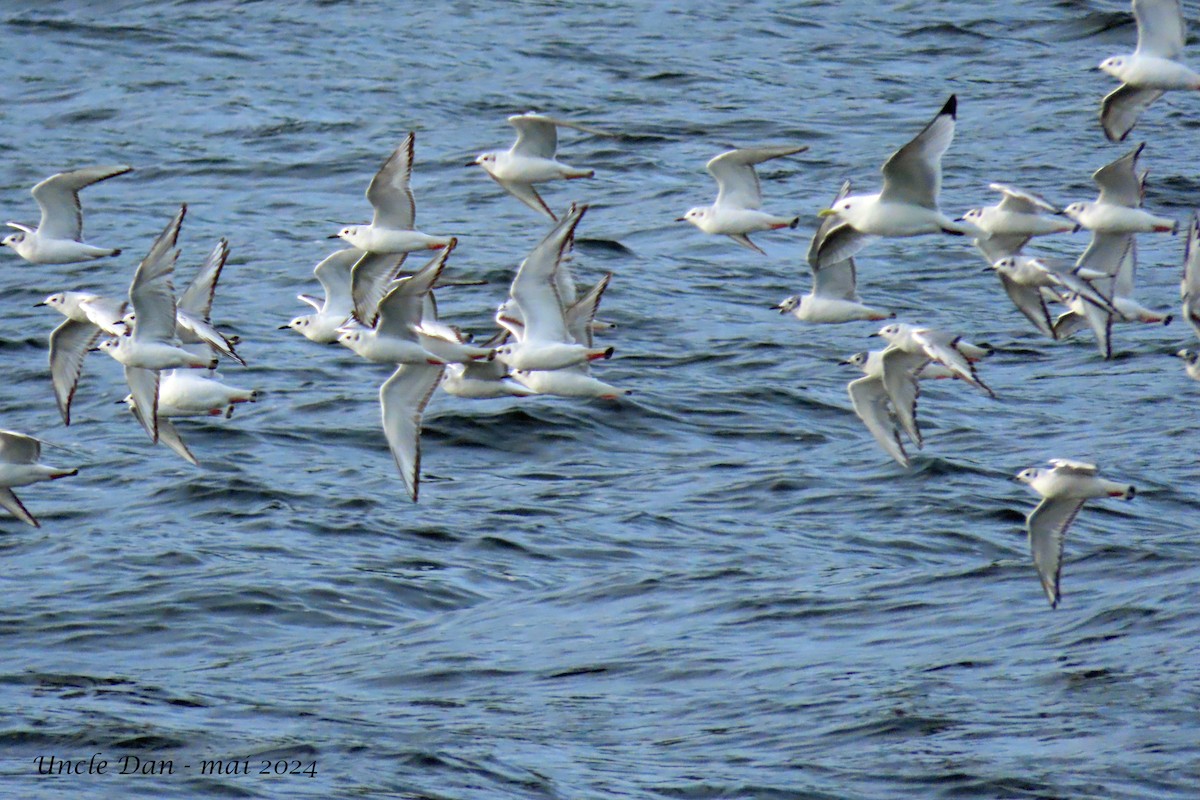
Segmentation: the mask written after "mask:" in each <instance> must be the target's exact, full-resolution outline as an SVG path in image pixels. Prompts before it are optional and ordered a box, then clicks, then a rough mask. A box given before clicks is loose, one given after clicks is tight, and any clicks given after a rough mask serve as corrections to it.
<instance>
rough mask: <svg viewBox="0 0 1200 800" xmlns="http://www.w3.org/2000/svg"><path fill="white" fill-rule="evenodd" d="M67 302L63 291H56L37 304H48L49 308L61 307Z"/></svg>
mask: <svg viewBox="0 0 1200 800" xmlns="http://www.w3.org/2000/svg"><path fill="white" fill-rule="evenodd" d="M66 303H67V296H66V294H64V293H63V292H58V293H56V294H52V295H50V296H49V297H47V298H46V299H45V300H43V301H42V302H40V303H38V305H39V306H50V307H51V308H62V307H63V306H64V305H66Z"/></svg>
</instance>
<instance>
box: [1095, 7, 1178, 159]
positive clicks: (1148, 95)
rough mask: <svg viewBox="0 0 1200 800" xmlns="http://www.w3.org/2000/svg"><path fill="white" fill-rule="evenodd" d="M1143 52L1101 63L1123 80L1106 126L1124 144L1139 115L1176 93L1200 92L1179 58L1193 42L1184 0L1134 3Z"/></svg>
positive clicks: (1107, 103)
mask: <svg viewBox="0 0 1200 800" xmlns="http://www.w3.org/2000/svg"><path fill="white" fill-rule="evenodd" d="M1133 18H1134V19H1135V20H1136V21H1137V30H1138V41H1137V49H1136V50H1134V51H1133V53H1131V54H1129V55H1123V56H1113V57H1111V58H1106V59H1104V60H1103V61H1101V62H1100V67H1099V68H1100V69H1102V70H1104V71H1105V72H1107V73H1108V74H1109V75H1112V76H1113V77H1114V78H1116V79H1117V80H1119V81H1121V85H1120V86H1119V87H1117V89H1116V90H1114V91H1113V92H1111V93H1109V95H1108V96H1107V97H1105V98H1104V102H1103V103H1101V105H1100V125H1101V126H1102V127H1103V128H1104V135H1105V136H1107V137H1108V140H1109V141H1110V142H1119V141H1122V140H1123V139H1124V138H1125V137H1126V136H1128V135H1129V131H1131V130H1132V129H1133V126H1134V125H1136V124H1137V120H1138V116H1139V115H1140V114H1141V113H1142V111H1144V110H1145V109H1146V108H1147V107H1148V106H1149V105H1150V104H1151V103H1153V102H1154V101H1155V100H1157V99H1158V98H1160V97H1162V95H1163V92H1166V91H1168V90H1171V89H1200V75H1198V74H1196V73H1195V72H1193V71H1192V70H1190V69H1188V68H1187V67H1186V66H1184V65H1183V64H1182V63H1180V62H1179V61H1178V60H1177V59H1178V58H1179V56H1180V54H1182V53H1183V45H1184V43H1185V42H1186V41H1187V24H1186V23H1185V22H1184V19H1183V8H1182V7H1181V4H1180V2H1179V0H1133Z"/></svg>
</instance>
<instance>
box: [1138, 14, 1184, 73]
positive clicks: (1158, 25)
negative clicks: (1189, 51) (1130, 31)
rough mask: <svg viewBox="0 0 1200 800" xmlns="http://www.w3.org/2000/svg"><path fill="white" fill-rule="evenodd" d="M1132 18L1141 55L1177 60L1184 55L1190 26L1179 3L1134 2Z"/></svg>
mask: <svg viewBox="0 0 1200 800" xmlns="http://www.w3.org/2000/svg"><path fill="white" fill-rule="evenodd" d="M1133 17H1134V19H1136V20H1137V29H1138V43H1137V50H1136V53H1137V54H1138V55H1142V56H1157V57H1158V58H1169V59H1174V58H1178V57H1179V54H1180V53H1182V52H1183V45H1184V42H1186V41H1187V23H1186V22H1185V21H1184V18H1183V8H1182V5H1181V3H1180V0H1133Z"/></svg>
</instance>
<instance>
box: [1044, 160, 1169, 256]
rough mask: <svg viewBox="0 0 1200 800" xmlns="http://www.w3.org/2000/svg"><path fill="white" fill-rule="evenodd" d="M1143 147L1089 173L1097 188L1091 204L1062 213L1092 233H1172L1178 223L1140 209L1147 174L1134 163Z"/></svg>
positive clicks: (1065, 210)
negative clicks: (1097, 191)
mask: <svg viewBox="0 0 1200 800" xmlns="http://www.w3.org/2000/svg"><path fill="white" fill-rule="evenodd" d="M1145 147H1146V145H1145V143H1144V142H1143V143H1142V144H1139V145H1138V146H1137V147H1135V148H1133V149H1132V150H1130V151H1129V152H1128V153H1126V154H1125V155H1123V156H1121V157H1120V158H1118V159H1116V160H1115V161H1113V162H1111V163H1109V164H1105V165H1104V166H1103V167H1101V168H1100V169H1098V170H1096V171H1095V172H1094V173H1092V178H1093V179H1094V180H1095V181H1096V185H1097V186H1099V187H1100V194H1099V196H1098V197H1097V198H1096V199H1095V200H1093V201H1088V202H1078V203H1071V204H1070V205H1069V206H1067V207H1066V208H1065V209H1063V214H1065V215H1066V216H1068V217H1070V218H1071V219H1073V220H1075V221H1076V222H1077V223H1079V226H1080V227H1082V228H1086V229H1087V230H1090V231H1092V232H1093V233H1094V234H1124V233H1174V232H1175V231H1176V230H1177V229H1178V227H1179V223H1178V222H1176V221H1175V220H1173V219H1168V218H1166V217H1158V216H1155V215H1153V214H1151V213H1149V212H1147V211H1144V210H1143V209H1142V208H1141V205H1142V198H1143V196H1144V195H1145V192H1146V172H1144V171H1142V172H1139V171H1138V166H1137V162H1138V158H1139V157H1140V156H1141V154H1142V150H1143V149H1145ZM1093 241H1094V240H1093Z"/></svg>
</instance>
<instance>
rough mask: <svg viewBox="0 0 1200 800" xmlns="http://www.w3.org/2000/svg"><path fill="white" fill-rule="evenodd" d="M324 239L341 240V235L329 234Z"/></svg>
mask: <svg viewBox="0 0 1200 800" xmlns="http://www.w3.org/2000/svg"><path fill="white" fill-rule="evenodd" d="M325 238H326V239H340V238H342V236H341V234H338V233H331V234H329V235H328V236H326V237H325Z"/></svg>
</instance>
